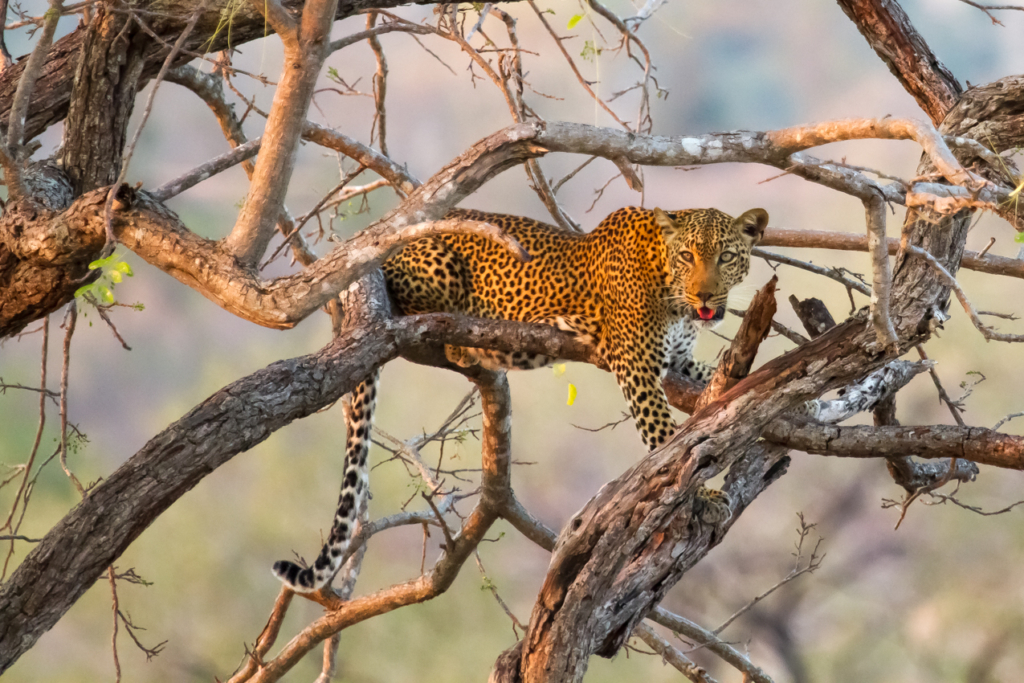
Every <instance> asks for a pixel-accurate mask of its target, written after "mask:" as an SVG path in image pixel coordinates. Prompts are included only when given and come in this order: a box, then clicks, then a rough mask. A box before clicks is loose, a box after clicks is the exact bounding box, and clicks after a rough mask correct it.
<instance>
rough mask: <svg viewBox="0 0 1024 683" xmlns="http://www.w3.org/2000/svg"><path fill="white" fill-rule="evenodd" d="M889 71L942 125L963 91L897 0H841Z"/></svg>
mask: <svg viewBox="0 0 1024 683" xmlns="http://www.w3.org/2000/svg"><path fill="white" fill-rule="evenodd" d="M838 2H839V6H840V7H842V8H843V11H844V12H846V14H847V16H849V17H850V19H851V20H852V21H853V23H854V24H856V25H857V29H858V30H859V31H860V32H861V34H862V35H863V36H864V38H866V39H867V41H868V44H869V45H870V46H871V48H872V49H873V50H874V51H875V53H876V54H878V56H879V57H881V58H882V61H883V62H885V64H886V66H888V67H889V71H891V72H892V74H893V75H894V76H895V77H896V78H897V79H898V80H899V81H900V83H902V84H903V87H904V88H906V90H907V92H909V93H910V94H911V95H913V96H914V98H915V99H916V100H917V103H918V105H920V107H921V109H923V110H924V111H925V112H927V114H928V116H930V117H931V119H932V122H933V123H935V125H938V124H939V123H940V122H941V121H942V120H943V119H944V118H945V116H946V112H948V111H949V110H950V109H951V108H952V107H953V105H954V104H956V101H957V100H958V99H959V97H960V93H961V92H962V91H963V90H962V88H961V87H960V84H959V83H958V82H957V80H956V78H954V76H953V74H952V73H950V71H949V69H947V68H946V67H945V66H943V64H942V62H940V61H939V59H938V57H936V56H935V55H934V54H933V53H932V51H931V49H930V48H929V47H928V44H927V43H926V42H925V40H924V38H922V37H921V35H920V34H919V33H918V32H917V29H915V28H914V25H913V24H912V23H911V22H910V18H909V17H908V16H907V14H906V12H904V11H903V8H902V7H900V5H899V3H898V2H896V0H838Z"/></svg>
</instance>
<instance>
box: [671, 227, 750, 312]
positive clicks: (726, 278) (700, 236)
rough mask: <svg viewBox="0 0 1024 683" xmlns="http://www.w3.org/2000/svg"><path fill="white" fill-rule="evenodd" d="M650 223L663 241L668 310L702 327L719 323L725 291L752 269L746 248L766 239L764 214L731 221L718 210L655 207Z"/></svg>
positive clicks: (726, 294) (723, 309) (727, 294)
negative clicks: (666, 210) (764, 237)
mask: <svg viewBox="0 0 1024 683" xmlns="http://www.w3.org/2000/svg"><path fill="white" fill-rule="evenodd" d="M654 221H655V223H656V224H657V225H658V227H660V228H661V231H662V236H663V237H664V240H665V256H666V259H665V267H666V274H665V275H666V282H667V289H668V291H667V292H666V297H667V299H668V301H669V306H670V309H671V310H672V311H673V312H675V313H677V314H680V315H686V316H689V317H690V318H693V319H694V321H695V322H700V323H702V324H704V325H708V324H711V323H716V322H718V321H719V320H721V319H722V317H723V316H724V315H725V301H726V299H727V298H728V296H729V290H730V289H732V288H733V287H734V286H735V285H737V284H739V283H740V281H741V280H743V278H745V277H746V276H747V273H748V272H749V271H750V250H751V249H753V248H754V245H755V244H757V243H758V242H759V241H761V236H762V235H764V229H765V227H767V225H768V212H766V211H765V210H764V209H751V210H750V211H747V212H746V213H744V214H743V215H742V216H740V217H738V218H733V217H732V216H730V215H729V214H727V213H723V212H722V211H719V210H718V209H691V210H688V211H672V212H667V213H666V212H665V211H662V210H661V209H654Z"/></svg>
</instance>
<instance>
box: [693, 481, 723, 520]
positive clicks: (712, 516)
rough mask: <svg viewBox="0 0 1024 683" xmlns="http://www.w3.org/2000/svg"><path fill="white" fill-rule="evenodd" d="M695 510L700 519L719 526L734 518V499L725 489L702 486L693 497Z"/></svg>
mask: <svg viewBox="0 0 1024 683" xmlns="http://www.w3.org/2000/svg"><path fill="white" fill-rule="evenodd" d="M693 511H694V514H695V515H696V517H697V519H699V520H700V521H702V522H704V523H705V524H712V525H714V526H718V525H721V524H725V523H726V522H728V521H729V520H730V519H731V518H732V500H730V499H729V494H727V493H726V492H725V491H719V490H717V489H709V488H706V487H704V486H701V487H700V488H699V489H698V490H697V495H695V496H694V498H693Z"/></svg>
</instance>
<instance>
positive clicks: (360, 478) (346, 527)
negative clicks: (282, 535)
mask: <svg viewBox="0 0 1024 683" xmlns="http://www.w3.org/2000/svg"><path fill="white" fill-rule="evenodd" d="M379 379H380V370H375V371H374V373H373V375H372V376H370V377H369V378H367V379H366V380H364V381H363V382H362V383H361V384H360V385H359V386H358V387H356V389H355V391H353V392H352V394H351V395H350V396H349V398H350V402H349V404H348V405H347V406H346V407H345V426H346V428H347V429H348V440H347V441H346V444H345V478H344V480H343V481H342V484H341V495H340V496H339V497H338V509H337V511H336V512H335V513H334V525H333V526H332V527H331V535H330V536H329V537H328V539H327V543H326V544H324V547H323V549H322V550H321V551H320V555H319V556H318V557H317V558H316V562H314V563H313V566H312V567H306V568H305V569H303V568H302V567H300V566H299V565H297V564H295V563H294V562H288V561H286V560H282V561H281V562H275V563H274V575H275V576H277V578H279V579H281V581H283V582H284V583H285V584H286V585H287V586H288V587H289V588H291V589H292V590H294V591H296V592H299V593H310V592H312V591H315V590H318V589H320V588H321V587H323V586H324V585H325V584H327V583H329V582H330V580H331V579H332V578H333V577H334V575H335V574H336V573H337V572H338V569H339V568H340V567H341V558H342V556H343V555H344V554H345V550H346V549H347V548H348V545H349V542H350V541H351V540H352V533H353V530H354V528H355V523H356V520H357V519H358V518H359V513H360V512H361V511H362V509H363V506H364V505H366V499H367V497H368V494H369V474H370V470H369V467H367V455H368V454H369V452H370V427H371V426H372V424H373V409H374V406H375V405H376V402H377V381H378V380H379Z"/></svg>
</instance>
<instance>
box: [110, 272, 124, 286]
mask: <svg viewBox="0 0 1024 683" xmlns="http://www.w3.org/2000/svg"><path fill="white" fill-rule="evenodd" d="M107 275H109V276H110V281H111V282H113V283H114V284H115V285H119V284H121V279H122V278H121V271H119V270H112V271H110V272H109V273H107Z"/></svg>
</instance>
